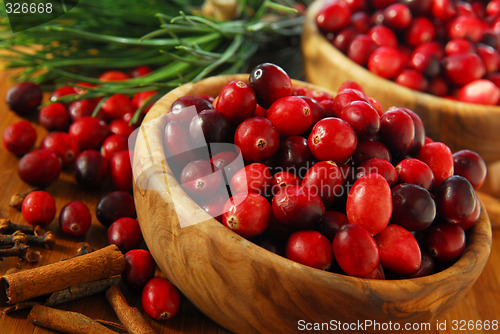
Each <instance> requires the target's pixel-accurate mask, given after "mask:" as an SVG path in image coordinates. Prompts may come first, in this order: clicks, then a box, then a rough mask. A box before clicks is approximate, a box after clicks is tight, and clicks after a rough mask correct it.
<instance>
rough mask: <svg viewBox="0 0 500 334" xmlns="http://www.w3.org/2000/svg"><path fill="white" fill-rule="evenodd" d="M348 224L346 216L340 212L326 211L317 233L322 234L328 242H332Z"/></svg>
mask: <svg viewBox="0 0 500 334" xmlns="http://www.w3.org/2000/svg"><path fill="white" fill-rule="evenodd" d="M346 224H349V221H348V220H347V216H346V215H345V214H344V213H342V212H337V211H326V212H325V214H324V215H323V218H322V219H321V223H320V225H319V228H318V229H319V232H321V234H323V235H324V236H325V237H327V238H328V240H330V241H333V238H334V237H335V234H337V232H338V231H339V229H340V228H341V227H342V226H343V225H346Z"/></svg>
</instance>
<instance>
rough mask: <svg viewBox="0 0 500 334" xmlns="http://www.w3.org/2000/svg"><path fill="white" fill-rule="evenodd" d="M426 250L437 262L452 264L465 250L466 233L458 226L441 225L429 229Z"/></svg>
mask: <svg viewBox="0 0 500 334" xmlns="http://www.w3.org/2000/svg"><path fill="white" fill-rule="evenodd" d="M425 249H426V251H427V252H429V254H430V255H431V256H432V257H433V258H434V260H436V261H437V262H451V261H454V260H456V259H457V258H458V257H460V255H462V253H463V251H464V249H465V233H464V230H463V229H462V228H461V227H460V225H458V224H449V223H440V224H437V225H435V226H433V227H431V228H430V229H429V231H428V232H427V237H426V241H425Z"/></svg>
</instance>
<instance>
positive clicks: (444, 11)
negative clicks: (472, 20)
mask: <svg viewBox="0 0 500 334" xmlns="http://www.w3.org/2000/svg"><path fill="white" fill-rule="evenodd" d="M431 3H432V5H431V10H432V15H433V16H434V17H436V18H438V19H440V20H443V21H448V20H449V19H451V18H453V17H454V16H455V15H457V10H456V8H455V3H454V1H452V0H433V1H432V2H431Z"/></svg>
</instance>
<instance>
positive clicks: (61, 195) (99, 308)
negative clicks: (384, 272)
mask: <svg viewBox="0 0 500 334" xmlns="http://www.w3.org/2000/svg"><path fill="white" fill-rule="evenodd" d="M8 87H9V81H8V80H7V76H6V74H5V73H0V113H1V118H0V133H3V131H4V129H5V128H6V127H7V126H8V125H9V124H11V123H13V122H14V121H17V120H20V119H21V118H20V117H18V116H17V115H15V114H14V113H12V112H11V111H9V110H8V108H7V107H6V105H5V102H4V97H5V92H6V90H7V89H8ZM31 121H33V122H35V121H36V120H35V119H31ZM36 127H37V130H38V134H39V137H38V139H37V145H39V143H40V141H41V139H42V138H43V136H44V135H45V134H46V131H45V130H44V129H42V128H41V127H40V126H36ZM0 161H1V162H2V166H1V169H0V189H1V190H0V191H1V196H0V216H1V217H5V218H10V219H11V220H12V221H14V222H17V223H24V224H25V222H24V220H23V218H22V215H21V214H20V213H19V212H17V211H16V210H14V209H13V208H10V207H9V206H8V202H9V198H10V196H11V195H12V194H14V193H20V192H23V191H25V190H26V189H28V188H29V186H27V185H26V184H24V183H23V182H22V181H21V180H20V179H19V177H18V175H17V170H16V169H17V162H18V158H17V157H15V156H13V155H11V154H10V153H8V152H7V151H6V150H5V149H4V148H3V146H1V147H0ZM47 190H48V191H49V192H50V193H51V194H52V195H53V196H54V197H55V199H56V204H57V207H58V210H59V209H60V208H62V206H63V205H64V204H66V203H67V202H69V201H71V200H81V201H84V202H85V203H87V204H88V206H89V208H90V209H91V211H92V212H94V211H95V206H96V204H97V201H98V198H99V197H100V195H101V193H100V192H88V191H82V190H81V188H79V187H78V186H77V184H76V182H75V180H74V178H73V177H72V175H71V173H69V172H65V173H63V174H62V175H61V178H60V179H59V180H58V181H57V182H55V183H54V184H53V185H51V186H50V187H48V189H47ZM48 229H49V230H51V231H53V232H54V233H55V234H56V236H57V242H56V245H55V247H54V249H53V250H45V249H39V250H40V252H41V254H42V259H41V261H40V263H39V264H37V265H43V264H48V263H53V262H56V261H59V260H61V259H64V258H67V257H70V256H72V255H74V254H75V252H76V250H77V248H78V247H79V245H80V243H81V242H82V241H87V242H89V243H90V244H91V245H92V246H94V247H95V248H100V247H104V246H105V245H106V229H105V228H104V227H103V226H101V225H100V224H99V223H98V221H97V219H96V218H95V215H93V225H92V227H91V229H90V231H89V233H88V235H87V236H86V237H85V238H70V237H67V236H64V235H63V234H62V232H61V231H60V229H59V227H58V224H57V217H56V219H55V220H54V221H53V222H52V223H51V225H49V227H48ZM498 263H500V230H498V229H495V230H493V245H492V252H491V256H490V259H489V261H488V263H487V265H486V267H485V269H484V271H483V273H482V274H481V276H480V277H479V278H478V280H477V281H476V283H475V285H474V286H473V287H472V289H471V290H470V291H469V293H468V294H467V295H466V296H465V297H464V298H463V299H462V300H461V302H460V303H459V304H458V305H456V306H455V307H454V308H453V309H452V310H451V311H450V312H448V313H447V314H446V315H444V316H442V317H440V318H439V322H440V324H441V326H443V324H444V323H445V322H446V325H447V330H437V329H436V323H433V324H431V325H432V330H431V331H430V332H429V333H459V332H462V333H463V332H464V331H453V330H452V322H453V321H458V322H460V321H474V322H478V321H486V320H489V321H492V320H498V321H500V267H499V266H498ZM213 265H214V266H217V260H216V259H214V260H213ZM32 266H34V265H28V264H26V263H25V262H22V261H20V260H18V259H15V258H10V259H4V261H3V262H0V275H3V274H5V273H7V272H13V271H20V270H24V269H27V268H30V267H32ZM158 274H159V275H161V273H158ZM206 283H207V282H204V281H200V284H206ZM121 287H122V288H123V291H124V293H125V297H126V298H127V300H128V302H129V303H130V304H131V305H133V306H137V307H139V308H140V293H138V292H136V291H130V290H127V289H126V288H124V287H123V286H121ZM235 298H237V296H235ZM242 302H252V301H245V300H244V301H242ZM282 306H283V307H286V305H282ZM58 308H61V309H64V310H69V311H74V312H80V313H83V314H84V315H86V316H89V317H90V318H93V319H103V320H109V321H118V319H117V317H116V315H115V314H114V312H113V310H112V308H111V307H110V306H109V305H108V302H107V301H106V298H105V296H104V294H99V295H96V296H94V297H87V298H84V299H82V300H78V301H74V302H70V303H66V304H63V305H60V306H58ZM27 315H28V312H26V311H21V312H18V313H15V314H11V315H3V314H2V315H0V332H1V333H6V334H10V333H13V334H14V333H15V334H17V333H21V334H24V333H54V332H53V331H50V330H47V329H44V328H39V327H35V326H34V325H33V324H31V323H29V322H28V321H27ZM147 319H148V322H149V323H150V324H151V326H152V327H153V328H154V329H155V330H156V331H157V333H164V334H166V333H227V331H226V330H225V329H223V328H222V327H220V326H218V325H217V324H215V323H214V322H212V321H211V320H210V319H209V318H207V317H206V316H205V315H203V314H202V313H201V312H200V311H199V310H198V309H196V308H195V307H194V306H193V304H191V303H190V302H189V301H188V300H187V299H186V298H183V301H182V306H181V310H180V312H179V314H178V315H177V316H176V317H175V318H174V319H172V320H169V321H166V322H164V323H159V322H157V321H154V320H151V319H149V318H147ZM254 321H259V320H258V319H254ZM421 332H422V331H421ZM423 332H425V331H423ZM468 332H471V331H468ZM476 332H478V333H480V332H484V333H487V332H491V333H493V332H494V331H476Z"/></svg>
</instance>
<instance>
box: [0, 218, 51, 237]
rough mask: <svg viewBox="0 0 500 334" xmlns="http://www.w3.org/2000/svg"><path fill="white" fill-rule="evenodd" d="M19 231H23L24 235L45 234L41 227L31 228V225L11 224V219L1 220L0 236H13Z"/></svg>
mask: <svg viewBox="0 0 500 334" xmlns="http://www.w3.org/2000/svg"><path fill="white" fill-rule="evenodd" d="M17 231H21V232H23V233H24V234H34V235H42V234H45V230H44V229H43V228H42V227H41V226H40V225H37V226H30V225H19V224H15V223H13V222H11V221H10V220H9V219H5V218H1V219H0V234H11V233H14V232H17Z"/></svg>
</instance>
